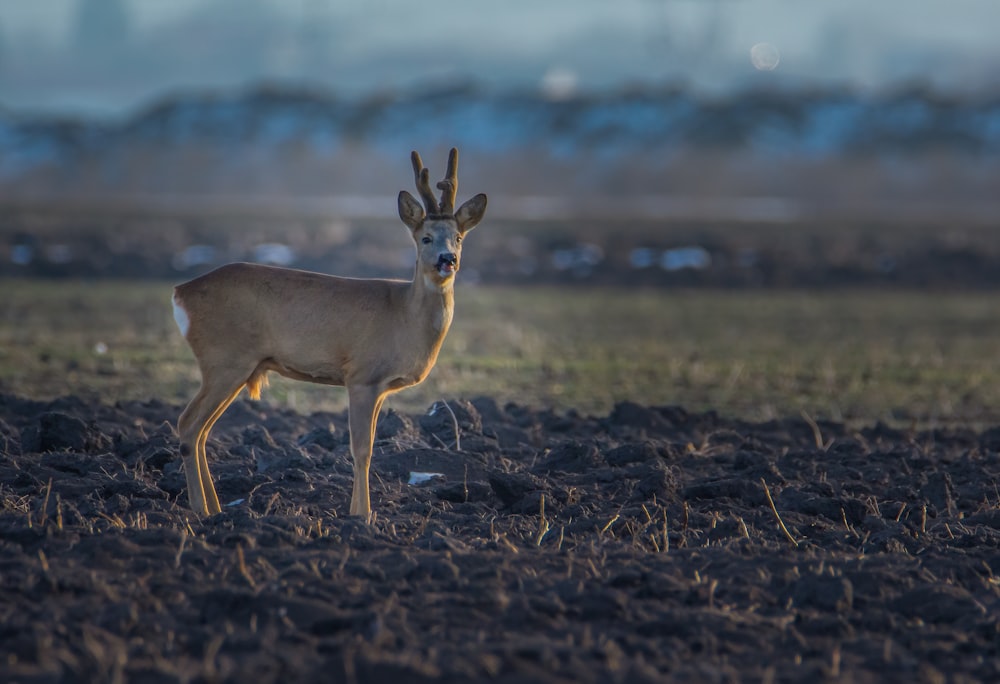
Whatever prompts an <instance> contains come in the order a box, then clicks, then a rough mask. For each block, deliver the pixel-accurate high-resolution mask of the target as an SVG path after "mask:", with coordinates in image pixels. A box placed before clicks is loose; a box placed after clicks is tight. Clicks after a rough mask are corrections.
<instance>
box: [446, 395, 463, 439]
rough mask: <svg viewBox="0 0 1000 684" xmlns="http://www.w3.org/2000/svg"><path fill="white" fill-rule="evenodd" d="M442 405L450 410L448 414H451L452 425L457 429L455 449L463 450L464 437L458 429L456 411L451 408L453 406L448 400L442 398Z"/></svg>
mask: <svg viewBox="0 0 1000 684" xmlns="http://www.w3.org/2000/svg"><path fill="white" fill-rule="evenodd" d="M441 405H442V406H444V408H445V410H446V411H447V412H448V415H450V416H451V425H452V428H453V429H454V430H455V451H461V450H462V438H461V436H460V431H459V429H458V418H456V417H455V412H454V411H452V410H451V406H449V405H448V402H447V401H445V400H444V399H442V400H441Z"/></svg>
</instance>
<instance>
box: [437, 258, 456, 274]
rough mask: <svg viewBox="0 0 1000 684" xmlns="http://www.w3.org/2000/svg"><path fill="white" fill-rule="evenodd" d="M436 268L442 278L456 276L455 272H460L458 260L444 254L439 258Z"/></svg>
mask: <svg viewBox="0 0 1000 684" xmlns="http://www.w3.org/2000/svg"><path fill="white" fill-rule="evenodd" d="M435 268H436V269H437V272H438V273H439V274H441V276H442V277H447V276H450V275H454V274H455V271H457V270H458V259H456V258H455V257H454V256H450V255H445V254H442V255H441V256H439V257H438V260H437V264H436V265H435Z"/></svg>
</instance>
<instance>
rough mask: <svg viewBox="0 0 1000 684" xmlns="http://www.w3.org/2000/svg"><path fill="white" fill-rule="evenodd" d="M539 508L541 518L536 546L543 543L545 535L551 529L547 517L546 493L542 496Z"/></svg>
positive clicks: (536, 536)
mask: <svg viewBox="0 0 1000 684" xmlns="http://www.w3.org/2000/svg"><path fill="white" fill-rule="evenodd" d="M538 510H539V516H540V519H539V521H538V533H537V534H536V535H535V546H541V545H542V539H544V538H545V535H546V534H548V531H549V522H548V520H546V519H545V494H542V496H541V500H540V501H539V504H538Z"/></svg>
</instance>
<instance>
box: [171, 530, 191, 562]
mask: <svg viewBox="0 0 1000 684" xmlns="http://www.w3.org/2000/svg"><path fill="white" fill-rule="evenodd" d="M187 540H188V533H187V530H181V543H180V544H178V546H177V555H175V556H174V569H177V568H180V567H181V556H183V555H184V547H185V546H187Z"/></svg>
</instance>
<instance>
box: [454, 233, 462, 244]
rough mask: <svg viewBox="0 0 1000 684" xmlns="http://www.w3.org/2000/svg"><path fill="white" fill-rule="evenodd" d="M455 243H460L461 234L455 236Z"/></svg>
mask: <svg viewBox="0 0 1000 684" xmlns="http://www.w3.org/2000/svg"><path fill="white" fill-rule="evenodd" d="M455 244H456V245H460V244H462V236H461V235H458V236H456V237H455Z"/></svg>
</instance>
